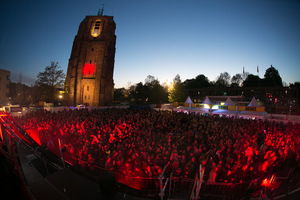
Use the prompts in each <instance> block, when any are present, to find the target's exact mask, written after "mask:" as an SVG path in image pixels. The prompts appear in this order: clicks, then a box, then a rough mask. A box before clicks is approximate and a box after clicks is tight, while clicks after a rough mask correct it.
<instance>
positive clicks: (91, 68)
mask: <svg viewBox="0 0 300 200" xmlns="http://www.w3.org/2000/svg"><path fill="white" fill-rule="evenodd" d="M95 70H96V67H95V65H94V64H90V63H86V64H85V65H84V66H83V68H82V74H83V75H86V76H89V75H93V74H94V73H95Z"/></svg>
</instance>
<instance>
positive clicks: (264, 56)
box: [0, 0, 300, 88]
mask: <svg viewBox="0 0 300 200" xmlns="http://www.w3.org/2000/svg"><path fill="white" fill-rule="evenodd" d="M102 3H104V4H105V6H104V15H113V16H114V19H115V22H116V36H117V41H116V55H115V70H114V82H115V87H116V88H119V87H127V86H128V84H129V83H130V84H135V83H138V82H144V80H145V79H146V77H147V76H148V75H152V76H154V77H156V78H158V80H159V81H160V83H163V82H166V80H169V81H170V80H172V79H173V78H174V77H175V76H176V74H179V75H180V77H181V80H182V81H184V80H186V79H191V78H195V77H196V76H197V75H199V74H204V75H205V76H207V77H208V79H209V80H211V81H213V80H215V79H216V77H217V76H218V75H220V73H222V72H225V71H226V72H228V73H229V74H230V75H231V76H233V75H235V74H236V73H242V71H243V67H244V68H245V71H247V72H249V73H252V74H255V75H257V72H256V69H257V66H258V67H259V76H260V77H263V75H264V73H265V70H266V69H267V68H269V67H270V65H271V64H272V65H273V66H274V67H275V68H276V69H277V70H278V71H279V73H280V75H281V77H282V79H283V81H284V82H286V83H294V82H295V81H300V66H299V65H300V12H299V11H300V1H296V0H286V1H283V0H260V1H256V0H251V1H250V0H86V1H84V0H80V1H79V0H72V1H71V0H69V1H67V0H42V1H41V0H26V1H21V0H19V1H17V0H1V1H0V26H1V29H0V68H1V69H6V70H9V71H11V80H12V81H18V80H19V79H20V78H19V77H20V74H22V82H23V83H27V84H32V83H34V79H35V78H36V75H37V74H38V72H41V71H43V70H44V69H45V66H47V65H50V63H51V61H57V62H58V63H59V65H60V66H61V68H62V69H63V70H64V72H65V73H66V72H67V66H68V60H69V58H70V54H71V49H72V44H73V40H74V37H75V35H76V34H77V30H78V27H79V24H80V22H81V21H82V20H83V19H84V18H85V16H86V15H96V14H97V12H98V9H99V8H102Z"/></svg>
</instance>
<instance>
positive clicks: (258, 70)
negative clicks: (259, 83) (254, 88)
mask: <svg viewBox="0 0 300 200" xmlns="http://www.w3.org/2000/svg"><path fill="white" fill-rule="evenodd" d="M256 71H257V73H259V69H258V65H257V69H256Z"/></svg>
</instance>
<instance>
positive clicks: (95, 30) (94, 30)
mask: <svg viewBox="0 0 300 200" xmlns="http://www.w3.org/2000/svg"><path fill="white" fill-rule="evenodd" d="M100 32H101V21H100V20H98V21H96V22H95V24H94V26H93V28H92V32H91V35H92V36H93V37H98V36H99V35H100Z"/></svg>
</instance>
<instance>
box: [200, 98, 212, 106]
mask: <svg viewBox="0 0 300 200" xmlns="http://www.w3.org/2000/svg"><path fill="white" fill-rule="evenodd" d="M202 103H203V104H209V105H211V101H210V100H209V98H208V97H206V98H205V100H204V101H203V102H202Z"/></svg>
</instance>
